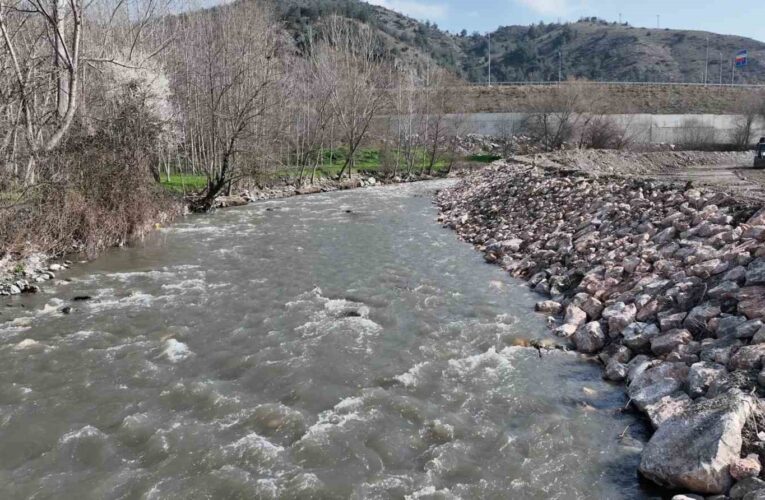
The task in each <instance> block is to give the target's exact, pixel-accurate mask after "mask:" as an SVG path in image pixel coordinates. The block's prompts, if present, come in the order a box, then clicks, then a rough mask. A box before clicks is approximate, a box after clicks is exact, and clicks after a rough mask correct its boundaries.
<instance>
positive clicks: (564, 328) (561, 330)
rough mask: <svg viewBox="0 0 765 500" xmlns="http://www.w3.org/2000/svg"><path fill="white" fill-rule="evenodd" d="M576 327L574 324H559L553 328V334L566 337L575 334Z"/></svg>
mask: <svg viewBox="0 0 765 500" xmlns="http://www.w3.org/2000/svg"><path fill="white" fill-rule="evenodd" d="M577 329H578V327H577V326H576V325H560V326H559V327H558V328H556V329H555V330H553V333H555V335H557V336H558V337H564V338H568V337H571V336H572V335H573V334H575V333H576V330H577Z"/></svg>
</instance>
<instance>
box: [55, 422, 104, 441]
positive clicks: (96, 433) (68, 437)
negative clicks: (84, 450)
mask: <svg viewBox="0 0 765 500" xmlns="http://www.w3.org/2000/svg"><path fill="white" fill-rule="evenodd" d="M91 437H98V438H104V439H105V438H106V434H104V433H103V432H101V431H100V430H98V429H97V428H95V427H93V426H92V425H86V426H85V427H83V428H82V429H80V430H77V431H72V432H68V433H66V434H64V435H63V436H61V439H59V443H61V444H66V443H68V442H70V441H73V440H75V439H83V438H91Z"/></svg>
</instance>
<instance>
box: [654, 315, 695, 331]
mask: <svg viewBox="0 0 765 500" xmlns="http://www.w3.org/2000/svg"><path fill="white" fill-rule="evenodd" d="M687 316H688V313H676V314H670V315H668V316H662V317H661V318H659V326H660V327H661V331H662V332H668V331H670V330H676V329H678V328H682V327H683V321H685V318H686V317H687Z"/></svg>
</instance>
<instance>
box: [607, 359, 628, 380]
mask: <svg viewBox="0 0 765 500" xmlns="http://www.w3.org/2000/svg"><path fill="white" fill-rule="evenodd" d="M605 378H606V380H612V381H614V382H621V381H623V380H624V379H626V378H627V365H625V364H624V363H620V362H619V361H617V360H615V359H612V360H611V361H609V362H608V365H606V371H605Z"/></svg>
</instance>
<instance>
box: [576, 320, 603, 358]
mask: <svg viewBox="0 0 765 500" xmlns="http://www.w3.org/2000/svg"><path fill="white" fill-rule="evenodd" d="M573 340H574V344H575V345H576V350H577V351H579V352H584V353H587V354H594V353H596V352H598V351H600V350H601V349H603V346H605V345H606V335H605V334H604V333H603V330H602V329H601V327H600V323H598V322H597V321H591V322H590V323H587V324H586V325H583V326H581V327H579V328H578V329H577V331H576V333H574V337H573Z"/></svg>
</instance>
